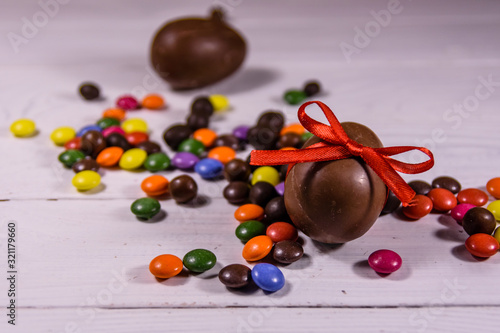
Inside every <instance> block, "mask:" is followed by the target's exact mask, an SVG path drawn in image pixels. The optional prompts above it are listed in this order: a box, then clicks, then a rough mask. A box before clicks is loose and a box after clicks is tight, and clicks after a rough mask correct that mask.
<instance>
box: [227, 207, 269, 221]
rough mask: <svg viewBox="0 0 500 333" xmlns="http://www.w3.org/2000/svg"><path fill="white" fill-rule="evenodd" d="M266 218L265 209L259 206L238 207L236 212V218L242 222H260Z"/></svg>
mask: <svg viewBox="0 0 500 333" xmlns="http://www.w3.org/2000/svg"><path fill="white" fill-rule="evenodd" d="M263 217H264V208H262V207H261V206H259V205H254V204H246V205H243V206H240V207H238V209H236V211H235V212H234V218H235V219H237V220H238V221H240V222H245V221H250V220H257V221H260V220H261V219H262V218H263Z"/></svg>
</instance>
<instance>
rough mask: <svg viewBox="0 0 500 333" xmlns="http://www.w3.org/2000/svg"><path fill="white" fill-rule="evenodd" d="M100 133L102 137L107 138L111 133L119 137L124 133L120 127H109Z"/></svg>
mask: <svg viewBox="0 0 500 333" xmlns="http://www.w3.org/2000/svg"><path fill="white" fill-rule="evenodd" d="M101 133H102V135H103V136H104V137H107V136H108V135H110V134H111V133H118V134H121V135H125V131H124V130H122V128H121V127H120V126H109V127H108V128H105V129H103V130H102V132H101Z"/></svg>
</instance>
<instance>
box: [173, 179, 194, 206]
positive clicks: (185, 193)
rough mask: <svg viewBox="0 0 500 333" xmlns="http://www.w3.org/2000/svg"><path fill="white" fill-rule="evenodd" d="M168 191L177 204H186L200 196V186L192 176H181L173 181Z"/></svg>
mask: <svg viewBox="0 0 500 333" xmlns="http://www.w3.org/2000/svg"><path fill="white" fill-rule="evenodd" d="M168 190H169V192H170V195H171V196H172V198H173V199H174V200H175V202H177V203H185V202H188V201H190V200H192V199H194V198H195V197H196V195H197V194H198V185H197V184H196V182H195V181H194V179H193V178H191V177H190V176H188V175H180V176H178V177H175V178H174V179H172V181H171V182H170V184H169V187H168Z"/></svg>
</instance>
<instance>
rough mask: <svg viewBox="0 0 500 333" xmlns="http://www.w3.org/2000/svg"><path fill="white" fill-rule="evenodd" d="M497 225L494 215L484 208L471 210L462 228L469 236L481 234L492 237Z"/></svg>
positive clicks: (463, 220) (466, 214)
mask: <svg viewBox="0 0 500 333" xmlns="http://www.w3.org/2000/svg"><path fill="white" fill-rule="evenodd" d="M496 225H497V223H496V221H495V217H494V216H493V214H492V213H491V212H490V211H489V210H487V209H486V208H483V207H474V208H471V209H469V210H468V211H467V213H465V215H464V218H463V219H462V226H463V227H464V230H465V232H466V233H468V234H469V235H474V234H479V233H483V234H488V235H491V234H492V233H493V231H494V230H495V227H496Z"/></svg>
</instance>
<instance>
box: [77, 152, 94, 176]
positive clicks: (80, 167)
mask: <svg viewBox="0 0 500 333" xmlns="http://www.w3.org/2000/svg"><path fill="white" fill-rule="evenodd" d="M72 169H73V171H74V172H75V173H78V172H80V171H85V170H91V171H95V172H97V171H98V170H99V164H98V163H97V162H96V161H95V160H94V159H93V158H91V157H90V156H87V157H85V158H84V159H81V160H79V161H78V162H76V163H75V164H73V167H72Z"/></svg>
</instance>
